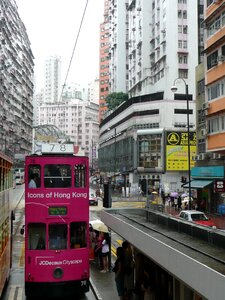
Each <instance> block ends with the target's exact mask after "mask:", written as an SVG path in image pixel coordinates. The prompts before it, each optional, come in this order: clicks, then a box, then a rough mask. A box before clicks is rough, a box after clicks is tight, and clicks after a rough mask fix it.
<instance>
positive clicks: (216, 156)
mask: <svg viewBox="0 0 225 300" xmlns="http://www.w3.org/2000/svg"><path fill="white" fill-rule="evenodd" d="M220 158H221V154H219V153H212V159H220Z"/></svg>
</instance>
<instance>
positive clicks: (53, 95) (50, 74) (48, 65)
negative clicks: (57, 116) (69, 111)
mask: <svg viewBox="0 0 225 300" xmlns="http://www.w3.org/2000/svg"><path fill="white" fill-rule="evenodd" d="M60 96H61V59H60V57H57V56H51V57H48V58H47V59H46V61H45V86H44V102H45V103H57V102H58V101H60V100H61V99H60Z"/></svg>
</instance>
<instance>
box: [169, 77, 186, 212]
mask: <svg viewBox="0 0 225 300" xmlns="http://www.w3.org/2000/svg"><path fill="white" fill-rule="evenodd" d="M177 80H181V81H183V83H184V85H185V95H186V102H187V147H188V197H189V202H188V208H189V209H191V149H190V124H189V99H188V84H187V83H186V81H185V80H184V79H183V78H177V79H175V80H174V83H173V86H172V87H171V91H172V92H173V93H175V92H176V91H177V86H176V82H177Z"/></svg>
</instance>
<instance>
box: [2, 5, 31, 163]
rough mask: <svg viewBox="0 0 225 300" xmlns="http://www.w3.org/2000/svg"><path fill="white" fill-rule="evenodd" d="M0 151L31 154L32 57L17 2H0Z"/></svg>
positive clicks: (13, 154)
mask: <svg viewBox="0 0 225 300" xmlns="http://www.w3.org/2000/svg"><path fill="white" fill-rule="evenodd" d="M0 22H1V26H0V45H1V47H0V58H1V68H0V78H1V84H0V140H1V144H0V151H4V152H6V153H7V154H8V155H10V156H11V157H14V158H15V156H16V155H15V154H20V155H21V154H22V155H23V156H24V155H25V154H28V153H30V151H31V149H32V124H33V103H32V100H33V88H34V87H33V72H34V71H33V69H34V57H33V54H32V51H31V47H30V41H29V38H28V35H27V32H26V28H25V26H24V24H23V22H22V20H21V19H20V17H19V14H18V8H17V5H16V2H15V1H13V0H3V1H1V2H0Z"/></svg>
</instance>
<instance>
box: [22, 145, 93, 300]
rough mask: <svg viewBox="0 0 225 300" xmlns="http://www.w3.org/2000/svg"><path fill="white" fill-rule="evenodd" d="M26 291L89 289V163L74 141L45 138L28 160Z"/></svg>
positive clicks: (53, 293)
mask: <svg viewBox="0 0 225 300" xmlns="http://www.w3.org/2000/svg"><path fill="white" fill-rule="evenodd" d="M25 174H26V176H25V293H26V296H27V297H35V298H38V299H40V297H43V295H44V296H48V297H52V298H56V297H69V296H73V295H76V294H77V293H78V292H79V293H85V292H87V291H89V274H90V272H89V163H88V158H87V157H84V156H75V155H74V153H73V145H72V144H61V145H58V144H44V145H43V149H42V153H41V154H40V155H31V156H27V157H26V163H25Z"/></svg>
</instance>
